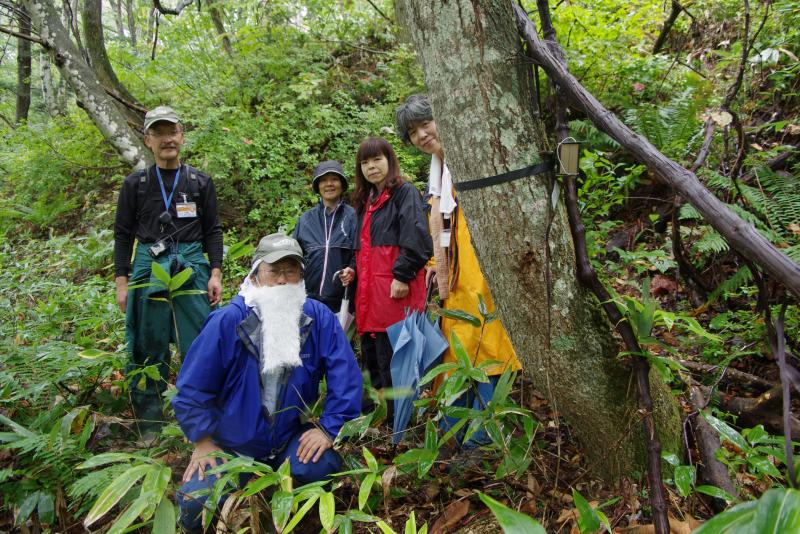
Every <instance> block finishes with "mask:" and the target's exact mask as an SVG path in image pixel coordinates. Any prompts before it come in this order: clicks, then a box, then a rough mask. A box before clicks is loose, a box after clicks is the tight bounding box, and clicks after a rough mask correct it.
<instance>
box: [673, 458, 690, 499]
mask: <svg viewBox="0 0 800 534" xmlns="http://www.w3.org/2000/svg"><path fill="white" fill-rule="evenodd" d="M694 473H695V468H694V466H693V465H678V466H676V467H675V487H677V488H678V493H679V494H680V496H681V497H686V496H688V495H689V493H691V491H692V485H693V484H694Z"/></svg>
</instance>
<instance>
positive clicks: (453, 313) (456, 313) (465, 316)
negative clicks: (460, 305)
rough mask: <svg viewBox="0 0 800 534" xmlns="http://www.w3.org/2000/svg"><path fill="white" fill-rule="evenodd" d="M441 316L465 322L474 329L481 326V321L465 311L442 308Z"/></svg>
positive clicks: (440, 310)
mask: <svg viewBox="0 0 800 534" xmlns="http://www.w3.org/2000/svg"><path fill="white" fill-rule="evenodd" d="M439 315H441V316H442V317H447V318H448V319H455V320H456V321H464V322H466V323H469V324H471V325H472V326H474V327H479V326H480V325H481V320H480V319H479V318H477V317H475V316H474V315H472V314H470V313H467V312H465V311H464V310H449V309H445V308H440V309H439Z"/></svg>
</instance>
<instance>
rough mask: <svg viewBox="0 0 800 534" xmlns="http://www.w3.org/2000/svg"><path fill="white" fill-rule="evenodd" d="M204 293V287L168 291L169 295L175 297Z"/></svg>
mask: <svg viewBox="0 0 800 534" xmlns="http://www.w3.org/2000/svg"><path fill="white" fill-rule="evenodd" d="M206 293H208V291H206V290H204V289H184V290H181V291H173V292H172V293H170V297H172V298H174V299H175V298H178V297H183V296H185V295H205V294H206ZM153 300H155V299H153Z"/></svg>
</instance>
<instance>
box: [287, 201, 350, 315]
mask: <svg viewBox="0 0 800 534" xmlns="http://www.w3.org/2000/svg"><path fill="white" fill-rule="evenodd" d="M331 218H332V219H333V226H332V227H331V222H330V221H331ZM326 223H327V224H326ZM356 224H357V219H356V212H355V210H354V209H353V208H352V206H349V205H348V204H345V203H344V202H342V203H340V204H339V206H337V207H336V209H335V210H334V212H333V215H332V216H331V215H328V213H327V211H326V210H325V204H323V203H322V201H321V200H320V202H319V204H318V205H317V206H316V207H314V208H312V209H310V210H308V211H307V212H305V213H303V215H301V216H300V220H298V221H297V226H295V228H294V233H293V236H294V238H295V239H297V241H298V242H299V243H300V246H301V247H302V249H303V259H304V262H305V266H306V268H305V276H304V278H305V281H306V292H307V293H308V296H309V297H311V298H313V299H315V300H319V301H321V302H324V303H325V304H326V305H327V306H328V307H329V308H330V309H331V310H333V311H334V312H337V311H339V305H340V304H341V302H342V297H343V296H344V287H342V283H341V282H340V281H339V278H338V277H336V278H335V279H333V274H334V273H335V272H336V271H338V270H341V269H343V268H345V267H347V266H348V265H350V263H351V262H352V261H353V250H354V249H355V245H356V232H357V228H356ZM328 228H331V230H330V235H328ZM326 236H327V237H328V239H326Z"/></svg>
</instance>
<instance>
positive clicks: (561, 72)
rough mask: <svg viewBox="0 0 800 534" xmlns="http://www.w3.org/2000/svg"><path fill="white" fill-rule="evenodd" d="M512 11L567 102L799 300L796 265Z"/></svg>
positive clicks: (519, 13) (799, 280)
mask: <svg viewBox="0 0 800 534" xmlns="http://www.w3.org/2000/svg"><path fill="white" fill-rule="evenodd" d="M512 7H513V9H514V11H515V13H516V17H517V26H518V29H519V31H520V33H521V34H522V35H523V36H524V38H525V40H526V41H527V42H528V45H529V47H530V52H531V54H533V58H534V60H535V61H537V62H538V63H539V64H540V65H541V66H542V68H544V69H545V71H546V72H547V75H548V76H549V77H550V78H551V79H552V80H554V81H555V82H556V83H557V84H558V85H559V86H560V87H561V88H562V89H563V90H564V92H565V94H566V95H567V96H569V97H570V99H571V100H572V102H573V103H574V104H575V105H576V106H577V107H579V108H580V109H582V110H583V111H584V112H585V113H586V115H587V116H588V117H589V119H590V120H591V121H592V123H593V124H594V125H595V126H596V127H597V128H598V129H599V130H601V131H603V132H604V133H606V134H608V135H609V136H610V137H611V138H612V139H614V140H615V141H616V142H617V143H619V144H620V145H621V146H622V147H623V148H625V149H626V150H628V151H629V152H630V153H631V154H632V155H633V156H634V158H635V159H636V160H637V161H638V162H640V163H643V164H644V165H646V166H647V168H648V170H650V172H652V173H653V174H654V175H655V176H656V177H657V178H659V179H660V180H661V181H663V182H665V183H667V184H669V185H670V186H672V187H673V188H674V189H675V190H676V191H677V192H678V193H679V194H680V195H681V196H682V197H684V198H685V199H686V200H687V201H689V202H690V203H691V204H692V206H694V207H695V209H697V211H698V212H700V214H701V215H702V216H703V217H704V218H705V220H706V221H708V223H709V224H710V225H711V226H712V227H713V228H714V229H715V230H717V231H718V232H719V233H720V234H721V235H722V236H723V237H724V238H725V239H726V240H727V241H728V242H729V243H730V244H731V246H732V247H733V248H735V249H737V250H738V251H740V252H741V253H742V254H743V255H744V256H746V257H747V258H749V259H751V260H753V261H755V262H756V263H758V264H759V265H761V266H762V268H763V269H764V270H765V271H767V272H769V273H770V274H771V275H772V276H774V277H775V279H776V280H779V281H780V282H781V283H783V284H784V285H785V286H786V287H787V288H789V289H790V290H791V291H793V292H794V293H795V294H796V295H798V296H800V265H798V264H797V263H795V262H794V261H792V260H791V259H790V258H789V257H788V256H786V255H785V254H783V253H782V252H781V251H780V250H778V249H777V248H776V247H775V246H774V245H773V244H772V243H770V241H769V240H768V239H766V238H765V237H764V236H762V235H761V234H760V233H758V232H757V231H756V229H755V227H754V226H753V225H752V224H750V223H748V222H746V221H744V220H743V219H742V218H741V217H739V216H738V215H737V214H736V213H734V212H733V211H732V210H730V209H729V208H728V207H727V206H726V205H725V204H724V203H723V202H722V201H721V200H719V199H718V198H717V197H716V196H714V194H712V193H711V192H710V191H709V190H708V189H706V188H705V187H704V186H703V185H702V184H701V183H700V181H699V180H698V179H697V176H695V174H694V173H692V172H691V171H689V170H687V169H685V168H683V167H681V166H680V165H678V164H677V163H675V162H674V161H672V160H670V159H669V158H667V157H666V156H665V155H664V154H662V153H661V152H659V151H658V150H657V149H656V148H655V147H654V146H653V145H652V144H651V143H650V142H649V141H648V140H647V139H645V138H644V137H642V136H641V135H639V134H637V133H636V132H634V131H633V130H631V129H630V128H629V127H627V126H626V125H624V124H623V123H622V122H621V121H620V120H619V119H618V118H617V117H616V116H615V115H614V114H613V113H612V112H611V111H609V110H608V109H606V108H605V107H604V106H603V105H602V104H601V103H600V102H599V101H598V100H597V99H596V98H595V97H594V96H593V95H592V94H591V93H589V92H588V91H587V90H586V88H584V87H583V86H582V85H581V84H580V83H579V82H578V81H577V80H576V79H575V77H574V76H572V74H570V73H569V71H568V69H567V68H566V67H565V66H564V65H563V64H562V63H561V62H560V61H559V60H558V59H557V57H556V56H554V55H553V54H552V53H551V52H550V50H549V49H548V48H547V46H545V45H544V44H543V43H542V41H541V39H540V38H539V36H538V35H537V34H536V30H535V28H534V26H533V23H532V22H531V21H530V19H529V18H528V16H527V14H526V13H525V11H524V10H523V9H522V8H521V7H519V6H518V5H516V4H515V5H513V6H512Z"/></svg>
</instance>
